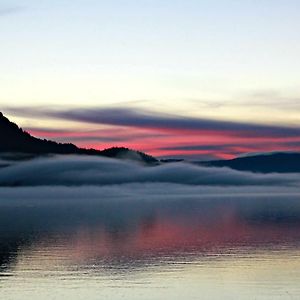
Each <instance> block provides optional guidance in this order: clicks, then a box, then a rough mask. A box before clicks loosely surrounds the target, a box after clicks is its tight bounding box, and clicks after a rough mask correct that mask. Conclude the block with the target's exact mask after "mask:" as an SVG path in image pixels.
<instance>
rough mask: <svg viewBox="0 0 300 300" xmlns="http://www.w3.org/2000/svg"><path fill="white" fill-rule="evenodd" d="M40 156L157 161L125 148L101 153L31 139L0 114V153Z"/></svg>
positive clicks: (114, 148)
mask: <svg viewBox="0 0 300 300" xmlns="http://www.w3.org/2000/svg"><path fill="white" fill-rule="evenodd" d="M1 152H2V153H26V154H32V155H41V154H85V155H97V156H106V157H111V158H123V159H124V158H125V159H133V160H139V161H142V162H144V163H146V164H156V163H158V160H157V159H156V158H154V157H152V156H150V155H147V154H145V153H143V152H140V151H135V150H131V149H128V148H125V147H113V148H109V149H105V150H102V151H99V150H95V149H83V148H78V147H77V146H75V145H73V144H70V143H67V144H64V143H57V142H54V141H50V140H46V139H39V138H36V137H33V136H32V135H30V134H29V133H28V132H26V131H24V130H23V129H21V128H19V127H18V126H17V125H16V124H15V123H12V122H10V121H9V119H7V118H6V117H5V116H4V115H3V114H2V113H1V112H0V153H1Z"/></svg>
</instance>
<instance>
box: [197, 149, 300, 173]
mask: <svg viewBox="0 0 300 300" xmlns="http://www.w3.org/2000/svg"><path fill="white" fill-rule="evenodd" d="M197 164H200V165H203V166H208V167H228V168H231V169H234V170H238V171H251V172H256V173H299V172H300V153H297V152H291V153H290V152H275V153H265V154H256V155H251V156H244V157H237V158H234V159H230V160H214V161H207V162H197Z"/></svg>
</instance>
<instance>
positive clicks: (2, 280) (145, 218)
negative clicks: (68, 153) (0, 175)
mask: <svg viewBox="0 0 300 300" xmlns="http://www.w3.org/2000/svg"><path fill="white" fill-rule="evenodd" d="M150 187H151V189H150V188H149V185H147V188H145V187H144V186H143V185H127V186H126V187H124V188H122V189H121V190H120V188H119V187H104V188H103V187H87V186H85V187H69V188H66V187H61V188H60V187H53V188H47V187H39V188H35V187H30V188H1V190H0V197H1V204H0V298H1V299H5V300H9V299H14V300H15V299H20V300H21V299H22V300H24V299H31V300H35V299H45V300H48V299H75V300H76V299H111V300H114V299H116V300H117V299H131V300H132V299H139V300H142V299H299V298H300V284H299V283H300V203H299V193H298V192H297V189H293V188H291V189H287V190H285V189H284V188H280V189H277V190H276V189H275V188H270V189H262V188H251V189H250V190H249V189H247V191H245V189H244V188H243V187H241V188H237V187H235V188H218V187H216V188H212V187H189V188H182V187H181V186H176V185H174V186H173V187H172V189H171V188H168V190H167V192H164V190H163V189H162V188H161V187H160V188H159V189H158V188H157V185H150ZM274 189H275V190H274ZM272 190H274V192H272Z"/></svg>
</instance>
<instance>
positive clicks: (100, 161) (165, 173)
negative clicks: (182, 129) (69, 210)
mask: <svg viewBox="0 0 300 300" xmlns="http://www.w3.org/2000/svg"><path fill="white" fill-rule="evenodd" d="M126 183H176V184H184V185H213V186H216V185H220V186H247V185H251V186H253V185H257V186H261V185H264V186H274V185H276V186H298V184H299V176H298V175H297V174H286V175H285V176H282V175H280V174H265V175H263V174H254V173H248V172H240V171H235V170H231V169H228V168H214V167H204V166H197V165H193V164H188V163H183V162H178V163H172V164H165V165H158V166H153V167H147V166H144V165H142V164H140V163H138V162H132V161H126V160H117V159H111V158H105V157H92V156H82V155H70V156H65V155H61V156H51V157H39V158H35V159H30V160H26V161H15V162H14V163H13V164H11V165H10V166H4V167H2V168H0V186H39V185H50V186H55V185H59V186H76V185H78V186H80V185H112V184H126Z"/></svg>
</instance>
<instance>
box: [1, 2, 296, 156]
mask: <svg viewBox="0 0 300 300" xmlns="http://www.w3.org/2000/svg"><path fill="white" fill-rule="evenodd" d="M299 9H300V3H299V1H296V0H286V1H279V0H260V1H256V0H251V1H250V0H241V1H236V0H235V1H233V0H226V1H225V0H218V1H215V0H210V1H201V0H197V1H196V0H189V1H183V0H172V1H171V0H164V1H161V0H160V1H158V0H152V1H150V0H148V1H146V0H139V1H134V0H131V1H121V0H114V1H101V0H100V1H99V0H98V1H96V0H85V1H83V0H80V1H79V0H77V1H66V0H59V1H58V0H52V1H41V0H39V1H37V0H28V1H20V0H19V1H16V0H10V1H8V0H0V44H1V48H0V54H1V55H0V110H1V111H2V112H3V113H4V114H5V115H7V116H8V117H9V118H10V119H11V120H12V121H14V122H17V123H18V124H19V125H20V126H22V127H23V128H24V129H25V130H27V131H29V132H30V133H31V134H33V135H35V136H37V137H42V138H49V139H54V140H56V141H59V142H72V143H75V144H76V145H78V146H81V147H87V148H90V147H93V148H96V149H103V148H107V147H111V146H126V147H130V148H134V149H137V150H140V151H145V152H147V153H149V154H152V155H155V156H162V157H185V158H191V159H194V158H201V159H211V158H233V157H235V156H238V155H241V154H244V153H248V152H266V151H299V150H300V135H299V133H300V126H299V120H300V84H299V83H300V60H299V53H300V35H299V31H300V19H299V13H298V12H299Z"/></svg>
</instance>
